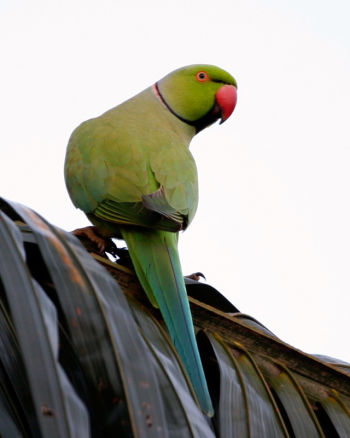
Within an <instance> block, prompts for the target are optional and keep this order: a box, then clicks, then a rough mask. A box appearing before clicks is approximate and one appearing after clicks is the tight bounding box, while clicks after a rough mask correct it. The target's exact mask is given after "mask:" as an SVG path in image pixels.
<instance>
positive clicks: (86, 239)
mask: <svg viewBox="0 0 350 438" xmlns="http://www.w3.org/2000/svg"><path fill="white" fill-rule="evenodd" d="M72 233H73V234H74V235H75V236H77V237H78V238H79V239H80V240H81V241H83V243H84V246H85V247H86V248H87V250H89V251H92V252H96V247H97V250H98V251H97V252H98V253H100V254H104V253H105V252H108V253H109V254H111V255H113V256H116V255H117V247H116V246H115V244H114V242H113V241H112V239H110V238H105V237H102V236H101V235H100V234H99V233H98V230H97V228H96V227H93V226H90V227H84V228H78V229H76V230H74V231H72Z"/></svg>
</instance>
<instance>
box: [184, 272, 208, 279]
mask: <svg viewBox="0 0 350 438" xmlns="http://www.w3.org/2000/svg"><path fill="white" fill-rule="evenodd" d="M185 277H186V278H189V279H191V280H195V281H199V280H200V279H201V278H204V280H206V278H205V275H204V274H202V273H201V272H194V273H193V274H190V275H186V276H185Z"/></svg>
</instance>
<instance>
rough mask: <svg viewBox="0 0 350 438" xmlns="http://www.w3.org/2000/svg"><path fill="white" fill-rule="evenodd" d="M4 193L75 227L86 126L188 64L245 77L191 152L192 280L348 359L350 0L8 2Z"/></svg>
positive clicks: (285, 332)
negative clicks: (75, 167) (75, 180)
mask: <svg viewBox="0 0 350 438" xmlns="http://www.w3.org/2000/svg"><path fill="white" fill-rule="evenodd" d="M0 13H1V18H0V20H1V22H0V46H1V70H0V71H1V73H0V77H1V81H0V102H1V114H0V117H1V126H2V128H1V166H0V186H1V191H0V195H1V196H4V197H5V198H8V199H11V200H13V201H18V202H21V203H23V204H26V205H27V206H29V207H31V208H33V209H34V210H36V211H38V212H39V213H41V214H42V215H43V216H44V217H46V218H47V219H48V220H49V221H51V222H52V223H53V224H56V225H58V226H60V227H62V228H64V229H66V230H71V229H74V228H77V227H79V226H83V225H85V224H87V220H86V219H85V217H84V216H83V215H82V214H80V213H79V212H78V211H76V210H75V208H74V207H73V205H72V204H71V202H70V200H69V198H68V195H67V193H66V189H65V185H64V180H63V171H62V169H63V160H64V154H65V148H66V144H67V141H68V138H69V136H70V133H71V132H72V130H73V129H74V128H75V127H76V126H77V125H78V124H79V123H81V122H82V121H84V120H86V119H87V118H90V117H93V116H96V115H99V114H100V113H102V112H104V111H105V110H107V109H109V108H111V107H113V106H115V105H117V104H118V103H120V102H121V101H123V100H125V99H126V98H128V97H130V96H132V95H133V94H136V93H137V92H139V91H141V90H142V89H143V88H145V87H147V86H149V85H151V84H152V83H153V82H155V81H156V80H157V79H159V78H161V77H162V76H163V75H165V74H167V73H168V72H169V71H171V70H173V69H175V68H177V67H181V66H183V65H186V64H193V63H211V64H216V65H219V66H221V67H223V68H225V69H227V70H228V71H229V72H231V73H232V74H233V75H234V76H235V77H236V79H237V81H238V92H239V97H238V105H237V108H236V110H235V112H234V114H233V116H232V117H231V119H229V121H227V122H226V123H225V124H224V125H222V126H218V125H216V126H214V127H211V128H209V129H208V130H205V131H204V132H202V133H201V134H200V135H198V137H197V138H195V140H194V141H193V144H192V146H191V150H192V152H193V154H194V156H195V159H196V161H197V164H198V169H199V177H200V206H199V210H198V212H197V216H196V218H195V220H194V222H193V223H192V225H191V227H190V228H189V230H188V231H186V233H184V234H183V235H182V236H181V244H180V253H181V258H182V262H183V270H184V272H185V273H187V274H188V273H191V272H194V271H199V270H200V271H202V272H204V274H205V275H206V277H207V280H208V282H209V283H210V284H212V285H213V286H215V287H216V288H217V289H218V290H220V291H221V292H222V293H223V294H224V295H226V296H227V297H228V298H229V299H230V300H231V301H232V302H233V303H234V304H235V305H236V306H237V307H238V308H239V309H240V310H241V311H242V312H245V313H248V314H250V315H252V316H254V317H255V318H257V319H258V320H260V321H261V322H262V323H264V324H265V325H266V326H267V327H269V328H270V329H271V330H272V331H273V332H275V333H276V334H277V335H278V336H279V337H280V338H282V339H283V340H285V341H286V342H289V343H290V344H292V345H293V346H295V347H297V348H300V349H302V350H304V351H306V352H310V353H322V354H327V355H330V356H335V357H338V358H340V359H344V360H347V361H350V343H349V342H348V335H349V308H350V298H349V296H350V295H349V291H350V276H349V266H350V231H349V224H350V205H349V190H350V174H349V161H350V151H349V145H350V141H349V140H350V130H349V105H350V58H349V53H350V26H349V19H350V3H349V1H348V0H344V1H341V0H333V1H332V2H330V1H322V0H317V1H316V0H315V1H313V0H293V1H292V0H290V1H287V0H275V1H274V0H259V1H258V0H256V1H254V0H236V1H234V0H232V1H220V0H217V1H215V2H213V1H205V0H202V1H189V0H184V1H179V0H177V1H176V2H175V1H166V0H163V1H147V2H146V1H129V2H125V1H117V0H114V1H107V0H98V1H87V0H82V1H79V0H78V1H74V0H69V1H64V0H59V1H47V0H45V1H44V0H43V1H39V0H33V1H16V0H11V1H7V0H3V1H2V2H1V5H0Z"/></svg>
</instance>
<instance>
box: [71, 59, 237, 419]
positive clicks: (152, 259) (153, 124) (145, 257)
mask: <svg viewBox="0 0 350 438" xmlns="http://www.w3.org/2000/svg"><path fill="white" fill-rule="evenodd" d="M236 102H237V83H236V80H235V79H234V78H233V76H231V74H230V73H228V72H226V71H225V70H223V69H221V68H219V67H216V66H213V65H209V64H195V65H189V66H185V67H182V68H179V69H177V70H175V71H173V72H171V73H169V74H168V75H166V76H165V77H163V78H162V79H160V80H159V81H157V82H156V83H154V84H153V85H151V86H150V87H148V88H146V89H145V90H144V91H141V92H140V93H139V94H137V95H135V96H134V97H132V98H130V99H129V100H126V101H125V102H123V103H121V104H120V105H118V106H116V107H114V108H112V109H110V110H108V111H107V112H105V113H103V114H102V115H100V116H98V117H95V118H92V119H90V120H87V121H85V122H83V123H82V124H81V125H79V126H78V127H77V128H76V129H75V130H74V131H73V133H72V134H71V137H70V139H69V142H68V146H67V152H66V158H65V164H64V173H65V182H66V186H67V190H68V193H69V195H70V198H71V200H72V202H73V204H74V206H75V207H77V208H79V209H80V210H82V211H83V212H84V213H85V214H86V216H87V218H88V219H89V221H90V222H91V223H92V224H93V226H91V227H86V228H85V229H82V230H85V231H83V232H82V234H84V233H85V234H86V235H87V236H88V237H89V238H90V239H91V240H93V241H95V242H96V243H98V246H99V248H100V249H101V250H102V251H103V249H104V248H105V245H104V243H103V242H104V241H105V239H111V238H116V239H122V240H124V241H125V242H126V244H127V247H128V251H129V255H130V258H131V261H132V263H133V266H134V269H135V272H136V275H137V277H138V279H139V281H140V284H141V286H142V288H143V290H144V291H145V293H146V295H147V296H148V299H149V301H150V302H151V304H152V305H153V306H155V307H157V308H159V310H160V312H161V315H162V317H163V319H164V322H165V324H166V327H167V329H168V331H169V334H170V338H171V340H172V342H173V344H174V346H175V348H176V350H177V352H178V354H179V356H180V358H181V360H182V362H183V364H184V367H185V369H186V371H187V373H188V376H189V379H190V381H191V383H192V387H193V389H194V393H195V395H196V398H197V400H198V402H199V406H200V407H201V409H202V411H203V412H204V413H205V414H206V415H208V416H209V417H210V416H213V414H214V410H213V405H212V402H211V397H210V394H209V390H208V385H207V381H206V378H205V374H204V370H203V365H202V362H201V359H200V355H199V351H198V346H197V343H196V337H195V331H194V326H193V321H192V316H191V311H190V306H189V301H188V298H187V293H186V288H185V283H184V277H183V274H182V269H181V264H180V259H179V253H178V236H179V233H180V231H184V230H185V229H186V228H187V227H188V225H189V224H190V223H191V221H192V219H193V217H194V214H195V212H196V209H197V205H198V176H197V169H196V164H195V161H194V158H193V156H192V154H191V152H190V150H189V144H190V142H191V140H192V138H193V137H194V136H195V135H196V134H197V133H199V132H200V131H202V130H203V129H204V128H206V127H208V126H210V125H212V124H213V123H214V122H216V121H218V120H219V119H220V123H222V122H224V121H225V120H227V119H228V118H229V117H230V115H231V114H232V112H233V110H234V108H235V106H236Z"/></svg>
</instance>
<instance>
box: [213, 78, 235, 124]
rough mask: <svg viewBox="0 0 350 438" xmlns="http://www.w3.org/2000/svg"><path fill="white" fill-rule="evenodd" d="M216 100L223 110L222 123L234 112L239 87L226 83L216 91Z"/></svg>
mask: <svg viewBox="0 0 350 438" xmlns="http://www.w3.org/2000/svg"><path fill="white" fill-rule="evenodd" d="M215 100H216V103H217V105H218V106H219V107H220V110H221V122H220V124H221V123H223V122H224V121H225V120H227V119H228V118H229V117H230V115H231V114H232V113H233V110H234V109H235V106H236V103H237V88H236V87H235V86H234V85H224V86H222V87H221V88H219V90H218V91H217V92H216V95H215Z"/></svg>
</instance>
